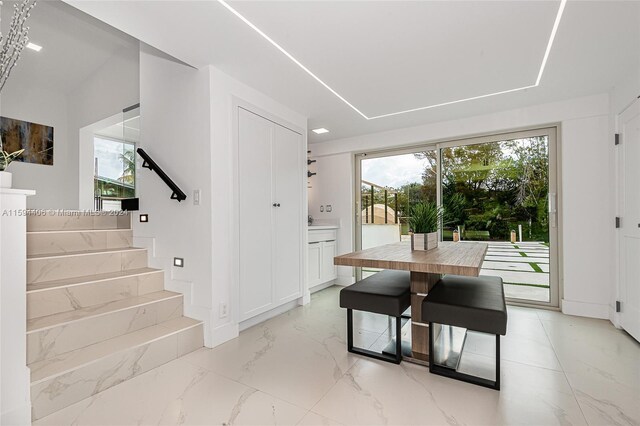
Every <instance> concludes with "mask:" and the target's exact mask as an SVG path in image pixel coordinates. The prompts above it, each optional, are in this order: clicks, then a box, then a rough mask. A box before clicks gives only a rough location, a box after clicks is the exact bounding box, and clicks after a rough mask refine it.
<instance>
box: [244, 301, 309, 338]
mask: <svg viewBox="0 0 640 426" xmlns="http://www.w3.org/2000/svg"><path fill="white" fill-rule="evenodd" d="M297 306H298V299H296V300H292V301H291V302H288V303H285V304H284V305H280V306H278V307H277V308H274V309H272V310H270V311H267V312H263V313H261V314H260V315H256V316H255V317H253V318H249V319H247V320H244V321H242V322H241V323H240V324H238V330H239V331H243V330H246V329H247V328H249V327H253V326H254V325H257V324H260V323H261V322H264V321H266V320H268V319H271V318H273V317H276V316H278V315H280V314H284V313H285V312H287V311H290V310H291V309H293V308H295V307H297Z"/></svg>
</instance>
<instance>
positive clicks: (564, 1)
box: [218, 0, 567, 120]
mask: <svg viewBox="0 0 640 426" xmlns="http://www.w3.org/2000/svg"><path fill="white" fill-rule="evenodd" d="M218 2H219V3H220V4H221V5H223V6H224V7H225V8H226V9H227V10H229V11H230V12H231V13H233V14H234V15H236V16H237V17H238V18H240V20H242V22H244V23H245V24H247V25H248V26H249V27H251V29H253V30H254V31H255V32H257V33H258V34H260V35H261V36H262V38H264V39H265V40H267V41H268V42H269V43H271V45H273V46H274V47H275V48H276V49H278V50H279V51H280V52H282V54H284V55H285V56H286V57H287V58H289V59H291V61H293V63H294V64H296V65H297V66H299V67H300V68H302V70H303V71H304V72H306V73H307V74H309V75H310V76H311V77H313V79H314V80H316V81H317V82H318V83H320V84H321V85H323V86H324V87H325V88H326V89H327V90H328V91H330V92H331V93H333V94H334V95H335V96H336V97H337V98H338V99H340V100H341V101H342V102H344V103H345V104H347V105H348V106H349V107H350V108H351V109H353V110H354V111H355V112H357V113H358V114H360V115H361V116H362V117H363V118H364V119H366V120H376V119H378V118H384V117H391V116H394V115H400V114H406V113H409V112H415V111H422V110H426V109H431V108H438V107H442V106H445V105H453V104H458V103H461V102H467V101H473V100H476V99H483V98H488V97H491V96H497V95H504V94H506V93H512V92H518V91H520V90H526V89H531V88H533V87H538V86H539V85H540V80H542V74H543V73H544V68H545V66H546V65H547V59H549V53H550V52H551V47H552V46H553V40H554V39H555V37H556V32H557V31H558V26H559V25H560V20H561V19H562V13H563V12H564V7H565V6H566V4H567V0H561V1H560V7H559V8H558V13H557V15H556V20H555V22H554V23H553V29H552V30H551V36H550V37H549V42H548V43H547V50H546V51H545V52H544V57H543V58H542V64H541V65H540V71H538V78H537V79H536V82H535V84H532V85H530V86H524V87H518V88H515V89H510V90H503V91H500V92H494V93H488V94H486V95H480V96H473V97H471V98H465V99H458V100H457V101H450V102H443V103H440V104H435V105H428V106H423V107H419V108H412V109H407V110H403V111H398V112H392V113H389V114H381V115H376V116H373V117H369V116H367V115H366V114H365V113H363V112H362V111H360V110H359V109H358V108H356V106H355V105H353V104H352V103H351V102H349V101H348V100H346V99H345V98H344V96H342V95H341V94H340V93H338V92H336V91H335V90H334V89H332V88H331V86H329V85H328V84H327V83H325V82H324V81H322V80H321V79H320V77H318V76H317V75H315V74H314V73H313V72H312V71H311V70H310V69H309V68H307V67H306V66H304V65H303V64H302V63H301V62H300V61H298V60H297V59H296V58H294V57H293V55H291V54H290V53H289V52H287V51H286V50H285V49H284V48H283V47H282V46H280V45H279V44H278V43H276V42H275V41H274V40H273V39H272V38H271V37H269V36H268V35H266V34H265V33H264V32H263V31H262V30H261V29H260V28H258V27H256V26H255V25H254V24H253V23H252V22H251V21H249V20H248V19H247V18H245V17H244V16H242V15H241V14H240V12H238V11H237V10H235V9H234V8H233V7H231V6H230V5H229V3H227V2H226V1H225V0H218Z"/></svg>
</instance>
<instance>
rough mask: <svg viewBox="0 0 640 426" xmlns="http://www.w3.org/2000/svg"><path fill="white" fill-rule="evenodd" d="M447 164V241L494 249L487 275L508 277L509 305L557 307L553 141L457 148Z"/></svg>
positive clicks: (445, 155)
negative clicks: (553, 263) (553, 262)
mask: <svg viewBox="0 0 640 426" xmlns="http://www.w3.org/2000/svg"><path fill="white" fill-rule="evenodd" d="M441 156H442V204H443V206H444V208H445V214H444V217H443V232H442V236H443V239H444V240H452V239H453V233H454V232H456V233H458V235H459V237H460V240H462V241H465V240H466V241H484V242H487V243H488V244H489V250H488V252H487V255H486V257H485V261H484V264H483V269H482V272H481V274H482V275H494V276H500V277H502V279H503V281H504V288H505V294H506V296H507V297H508V298H510V299H514V300H524V301H527V302H541V303H550V302H551V299H552V297H551V296H552V292H551V280H550V272H551V270H550V266H551V265H550V264H551V262H550V243H551V241H552V238H551V237H552V235H551V234H552V233H551V232H550V213H549V212H550V209H549V207H550V206H549V194H550V193H554V194H555V190H551V189H550V173H549V171H550V168H549V162H550V136H549V135H548V134H540V135H535V136H527V137H522V138H514V139H504V140H497V141H494V142H483V143H478V144H467V145H461V146H451V147H447V148H443V149H442V151H441ZM551 219H552V220H553V221H555V216H554V217H552V218H551ZM554 225H555V223H554Z"/></svg>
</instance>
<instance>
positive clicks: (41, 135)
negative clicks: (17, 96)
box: [0, 117, 53, 166]
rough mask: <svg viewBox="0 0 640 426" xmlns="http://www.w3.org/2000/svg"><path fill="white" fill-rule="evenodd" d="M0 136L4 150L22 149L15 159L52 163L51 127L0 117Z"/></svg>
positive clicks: (26, 161) (50, 164)
mask: <svg viewBox="0 0 640 426" xmlns="http://www.w3.org/2000/svg"><path fill="white" fill-rule="evenodd" d="M0 136H1V137H2V149H3V150H4V151H7V152H14V151H18V150H20V149H24V153H23V154H22V156H20V157H19V158H17V159H16V160H15V161H22V162H25V163H35V164H45V165H49V166H52V165H53V127H51V126H45V125H44V124H36V123H30V122H28V121H22V120H16V119H14V118H7V117H0Z"/></svg>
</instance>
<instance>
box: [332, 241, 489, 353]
mask: <svg viewBox="0 0 640 426" xmlns="http://www.w3.org/2000/svg"><path fill="white" fill-rule="evenodd" d="M487 248H488V245H487V244H486V243H479V242H468V241H461V242H455V243H454V242H448V241H444V242H440V243H438V247H436V248H434V249H432V250H428V251H422V250H411V243H410V242H408V241H407V242H398V243H393V244H387V245H383V246H378V247H373V248H368V249H365V250H359V251H354V252H352V253H347V254H343V255H340V256H336V257H335V258H334V264H335V265H338V266H354V267H360V268H376V269H396V270H404V271H410V276H411V325H410V334H411V339H410V342H403V357H404V359H405V360H408V361H413V362H417V363H419V364H425V363H427V362H428V360H429V325H428V324H425V323H424V322H423V321H422V301H423V299H424V298H425V296H426V295H427V294H428V293H429V291H430V290H431V288H433V286H434V285H435V284H436V283H437V282H438V280H439V279H440V278H441V277H442V275H443V274H454V275H466V276H474V277H477V276H478V275H479V274H480V269H481V268H482V262H483V261H484V257H485V254H486V252H487ZM396 338H400V336H396ZM392 347H393V344H390V345H389V348H392ZM391 350H393V351H394V352H395V349H389V351H391Z"/></svg>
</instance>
